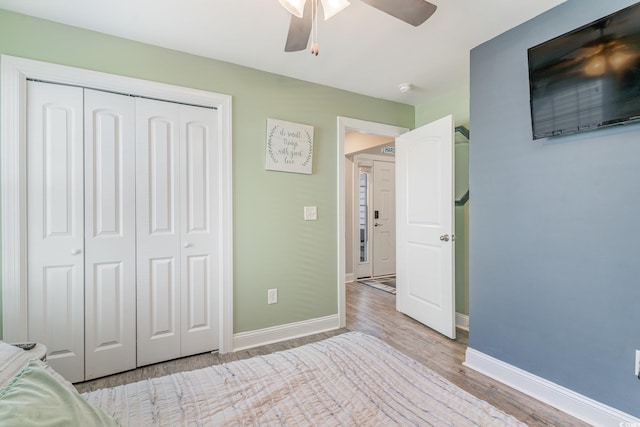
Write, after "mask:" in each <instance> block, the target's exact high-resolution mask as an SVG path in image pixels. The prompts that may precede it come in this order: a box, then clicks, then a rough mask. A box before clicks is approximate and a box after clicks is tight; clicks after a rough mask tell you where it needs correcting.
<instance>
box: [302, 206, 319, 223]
mask: <svg viewBox="0 0 640 427" xmlns="http://www.w3.org/2000/svg"><path fill="white" fill-rule="evenodd" d="M317 219H318V207H317V206H305V207H304V220H305V221H315V220H317Z"/></svg>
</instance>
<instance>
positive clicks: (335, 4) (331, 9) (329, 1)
mask: <svg viewBox="0 0 640 427" xmlns="http://www.w3.org/2000/svg"><path fill="white" fill-rule="evenodd" d="M320 1H322V10H323V11H324V20H325V21H326V20H327V19H329V18H331V17H332V16H333V15H335V14H336V13H338V12H340V11H342V10H343V9H344V8H345V7H347V6H349V5H350V4H351V3H350V2H349V1H348V0H320ZM281 2H282V0H281Z"/></svg>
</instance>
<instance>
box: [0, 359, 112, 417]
mask: <svg viewBox="0 0 640 427" xmlns="http://www.w3.org/2000/svg"><path fill="white" fill-rule="evenodd" d="M0 424H1V425H2V426H3V427H4V426H20V427H29V426H34V427H35V426H38V427H46V426H117V425H119V424H118V423H117V422H116V421H115V420H114V419H112V418H110V417H109V416H107V415H106V414H105V413H104V412H102V411H101V410H100V409H98V408H96V407H94V406H92V405H91V404H89V403H88V402H87V401H86V400H84V399H83V398H82V396H80V395H79V394H78V393H77V392H74V391H72V390H70V389H68V388H67V387H65V386H64V385H62V384H60V383H59V382H58V381H57V380H56V379H55V378H54V377H53V376H52V375H51V374H49V372H47V371H46V370H45V369H44V368H43V366H42V365H41V364H40V362H38V361H35V360H32V361H30V362H29V363H28V364H27V365H26V366H25V367H24V369H22V371H20V373H18V374H17V375H16V376H15V378H13V379H12V380H11V382H10V383H9V384H8V385H7V386H6V387H5V388H4V389H2V390H0Z"/></svg>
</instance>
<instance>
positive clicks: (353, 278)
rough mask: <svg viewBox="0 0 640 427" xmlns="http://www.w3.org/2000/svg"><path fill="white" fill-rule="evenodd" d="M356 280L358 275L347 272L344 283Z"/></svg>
mask: <svg viewBox="0 0 640 427" xmlns="http://www.w3.org/2000/svg"><path fill="white" fill-rule="evenodd" d="M355 280H356V276H355V275H354V274H353V273H347V274H345V276H344V283H351V282H353V281H355Z"/></svg>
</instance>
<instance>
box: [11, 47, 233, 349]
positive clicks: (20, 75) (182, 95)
mask: <svg viewBox="0 0 640 427" xmlns="http://www.w3.org/2000/svg"><path fill="white" fill-rule="evenodd" d="M27 80H41V81H46V82H51V83H59V84H67V85H73V86H82V87H86V88H90V89H96V90H104V91H109V92H116V93H126V94H134V95H136V96H142V97H148V98H153V99H159V100H165V101H170V102H178V103H183V104H191V105H198V106H203V107H210V108H215V109H217V110H218V115H217V116H218V127H217V132H218V135H217V140H218V141H219V144H218V146H217V150H218V152H217V154H218V156H217V159H218V162H217V164H216V167H215V170H216V174H217V175H216V179H215V182H216V185H217V197H218V200H217V201H218V206H219V208H220V211H219V217H218V222H217V224H216V226H217V232H218V235H219V236H220V241H219V243H218V247H217V249H218V254H219V257H220V258H219V263H220V264H219V265H220V270H219V272H218V283H219V284H220V286H219V290H218V292H219V298H218V301H219V310H218V312H219V316H220V317H219V323H218V325H219V344H220V349H219V351H220V353H226V352H230V351H233V224H232V182H231V179H232V170H231V152H232V150H231V141H232V140H231V96H229V95H223V94H218V93H214V92H207V91H203V90H198V89H191V88H185V87H180V86H174V85H168V84H164V83H157V82H150V81H146V80H140V79H135V78H130V77H123V76H116V75H112V74H107V73H102V72H97V71H91V70H85V69H80V68H74V67H68V66H64V65H58V64H50V63H46V62H42V61H35V60H30V59H24V58H18V57H14V56H9V55H0V93H2V99H1V101H0V132H1V133H0V173H1V176H0V191H1V194H0V197H1V198H0V201H1V203H2V216H1V217H0V225H1V227H2V240H1V245H2V248H1V250H2V320H3V322H2V325H3V331H2V337H3V340H4V341H8V342H19V341H25V340H26V339H27V334H28V331H27V318H28V311H27V310H28V306H27V281H26V271H27V269H26V267H27V240H26V236H27V227H26V226H27V224H26V220H25V218H26V212H27V197H26V196H27V193H26V189H27V180H26V176H27V173H26V170H27V165H26V150H25V147H26V138H27V127H26V121H27V120H26V107H27V103H26V101H27Z"/></svg>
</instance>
